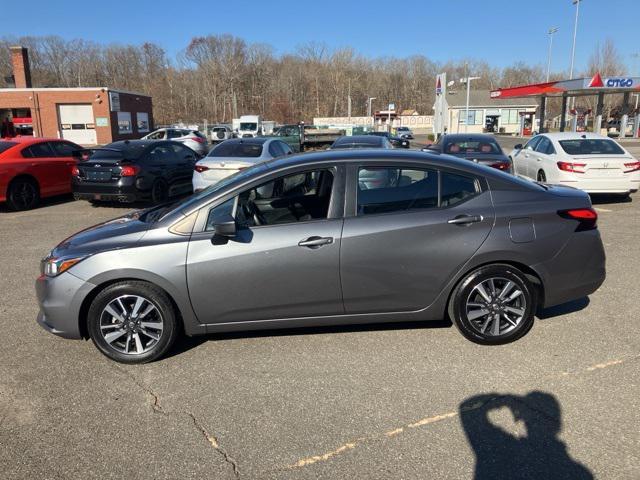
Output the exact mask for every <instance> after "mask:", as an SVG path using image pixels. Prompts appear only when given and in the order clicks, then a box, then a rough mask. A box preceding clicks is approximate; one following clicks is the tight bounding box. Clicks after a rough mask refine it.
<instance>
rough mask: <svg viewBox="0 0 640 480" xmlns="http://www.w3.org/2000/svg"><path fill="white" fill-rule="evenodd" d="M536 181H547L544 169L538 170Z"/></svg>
mask: <svg viewBox="0 0 640 480" xmlns="http://www.w3.org/2000/svg"><path fill="white" fill-rule="evenodd" d="M538 182H540V183H547V176H546V175H545V173H544V170H540V171H539V172H538Z"/></svg>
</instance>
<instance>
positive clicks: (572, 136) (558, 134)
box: [542, 132, 611, 140]
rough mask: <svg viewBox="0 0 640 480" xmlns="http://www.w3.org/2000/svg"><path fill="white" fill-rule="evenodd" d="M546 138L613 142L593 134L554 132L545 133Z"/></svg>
mask: <svg viewBox="0 0 640 480" xmlns="http://www.w3.org/2000/svg"><path fill="white" fill-rule="evenodd" d="M542 135H544V136H545V137H549V138H550V139H552V140H579V139H581V138H582V139H584V138H592V139H599V140H611V139H610V138H609V137H605V136H604V135H600V134H598V133H592V132H552V133H543V134H542Z"/></svg>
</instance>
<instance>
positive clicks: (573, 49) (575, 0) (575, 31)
mask: <svg viewBox="0 0 640 480" xmlns="http://www.w3.org/2000/svg"><path fill="white" fill-rule="evenodd" d="M581 1H582V0H572V3H573V4H574V5H575V6H576V19H575V21H574V23H573V45H572V46H571V69H570V70H569V80H572V79H573V65H574V61H575V56H576V37H577V35H578V15H579V13H580V2H581ZM575 106H576V97H571V110H573V109H574V108H575Z"/></svg>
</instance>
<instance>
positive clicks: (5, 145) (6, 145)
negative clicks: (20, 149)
mask: <svg viewBox="0 0 640 480" xmlns="http://www.w3.org/2000/svg"><path fill="white" fill-rule="evenodd" d="M14 145H17V143H16V142H0V153H2V152H4V151H6V150H9V149H10V148H11V147H13V146H14Z"/></svg>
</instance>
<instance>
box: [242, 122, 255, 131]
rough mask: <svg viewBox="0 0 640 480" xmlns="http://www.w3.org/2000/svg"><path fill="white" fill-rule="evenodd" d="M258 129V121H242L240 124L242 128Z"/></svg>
mask: <svg viewBox="0 0 640 480" xmlns="http://www.w3.org/2000/svg"><path fill="white" fill-rule="evenodd" d="M257 129H258V124H257V123H241V124H240V130H257Z"/></svg>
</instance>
